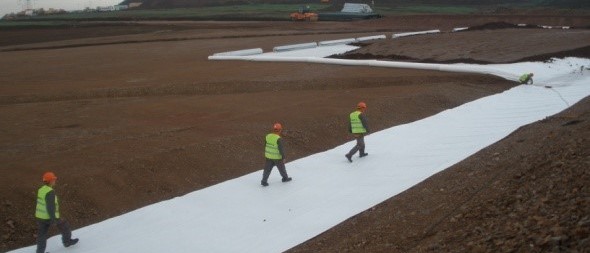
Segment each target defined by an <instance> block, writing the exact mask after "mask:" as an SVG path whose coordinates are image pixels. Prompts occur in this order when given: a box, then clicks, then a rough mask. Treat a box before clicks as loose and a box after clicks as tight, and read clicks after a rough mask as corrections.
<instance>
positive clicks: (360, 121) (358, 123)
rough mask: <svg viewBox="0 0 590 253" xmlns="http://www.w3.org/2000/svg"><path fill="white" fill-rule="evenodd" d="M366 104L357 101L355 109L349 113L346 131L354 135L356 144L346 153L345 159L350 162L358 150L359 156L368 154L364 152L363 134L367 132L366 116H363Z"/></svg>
mask: <svg viewBox="0 0 590 253" xmlns="http://www.w3.org/2000/svg"><path fill="white" fill-rule="evenodd" d="M366 109H367V104H365V102H359V103H358V104H357V106H356V110H355V111H354V112H352V113H350V116H349V117H350V124H349V126H348V131H349V132H350V133H352V134H353V135H354V138H355V139H356V145H355V146H354V147H353V148H352V149H351V150H350V152H348V154H346V155H345V156H346V159H348V161H349V162H352V156H353V155H354V154H356V152H357V151H360V154H359V156H360V157H365V156H367V155H368V154H367V153H365V135H367V134H368V133H369V125H368V124H367V117H365V114H364V112H365V110H366Z"/></svg>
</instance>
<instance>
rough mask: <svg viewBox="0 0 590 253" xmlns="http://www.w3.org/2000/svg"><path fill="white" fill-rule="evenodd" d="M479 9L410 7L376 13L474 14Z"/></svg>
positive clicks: (389, 8) (388, 9)
mask: <svg viewBox="0 0 590 253" xmlns="http://www.w3.org/2000/svg"><path fill="white" fill-rule="evenodd" d="M478 11H479V9H478V8H477V7H472V6H440V5H439V6H437V5H408V6H397V7H377V8H376V12H377V13H379V14H382V15H387V14H394V15H400V14H401V15H404V14H405V15H408V14H472V13H476V12H478Z"/></svg>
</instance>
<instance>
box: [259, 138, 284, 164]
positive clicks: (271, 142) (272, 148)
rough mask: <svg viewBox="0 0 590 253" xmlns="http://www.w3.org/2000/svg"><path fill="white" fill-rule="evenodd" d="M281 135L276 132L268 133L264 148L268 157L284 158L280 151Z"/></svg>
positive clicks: (274, 158)
mask: <svg viewBox="0 0 590 253" xmlns="http://www.w3.org/2000/svg"><path fill="white" fill-rule="evenodd" d="M280 138H281V136H279V135H278V134H275V133H270V134H267V135H266V147H265V148H264V156H265V157H266V158H268V159H273V160H280V159H283V156H282V155H281V152H280V151H279V139H280Z"/></svg>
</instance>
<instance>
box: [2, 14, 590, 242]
mask: <svg viewBox="0 0 590 253" xmlns="http://www.w3.org/2000/svg"><path fill="white" fill-rule="evenodd" d="M498 22H505V23H508V24H520V23H525V24H539V25H552V26H571V27H572V29H569V30H568V29H537V28H515V27H508V28H504V29H489V26H488V28H486V29H483V30H477V29H474V30H469V31H462V32H456V33H451V32H450V31H451V29H452V28H454V27H475V26H483V27H486V26H485V25H486V24H496V25H491V26H492V27H494V26H495V27H496V28H501V27H499V26H502V25H498V24H501V23H498ZM589 26H590V18H589V17H588V16H554V15H536V16H531V15H526V16H525V15H497V16H493V15H488V16H441V15H439V16H405V17H389V18H383V19H380V20H369V21H358V22H341V23H338V22H319V23H291V22H164V21H161V22H98V23H81V24H78V25H77V26H75V27H61V28H43V29H41V28H27V29H18V30H10V29H9V30H0V69H2V71H0V118H1V119H2V120H1V121H0V131H1V135H0V150H1V151H2V152H0V163H1V164H2V166H1V167H0V170H1V172H2V174H3V176H2V177H0V193H1V194H0V214H1V217H0V221H1V222H2V223H1V232H2V234H1V238H2V243H1V245H0V250H1V251H7V250H11V249H15V248H19V247H23V246H27V245H32V244H34V242H35V233H36V226H35V223H34V218H33V213H34V208H35V207H34V205H35V198H36V190H37V188H38V187H39V186H40V178H41V175H42V173H43V172H44V171H48V170H51V171H54V172H55V173H56V174H57V176H58V177H59V179H58V185H57V186H56V191H57V194H58V195H59V196H60V200H61V209H62V216H63V217H64V218H65V219H66V220H68V221H69V222H70V223H71V224H72V226H73V227H74V228H79V227H83V226H86V225H89V224H93V223H96V222H100V221H102V220H105V219H107V218H110V217H114V216H117V215H120V214H123V213H126V212H129V211H131V210H134V209H137V208H140V207H143V206H145V205H149V204H153V203H156V202H158V201H162V200H166V199H169V198H173V197H176V196H181V195H183V194H186V193H188V192H192V191H195V190H199V189H203V188H205V187H208V186H211V185H213V184H216V183H220V182H223V181H225V180H228V179H232V178H235V177H238V176H240V175H244V174H247V173H250V172H255V171H259V170H260V169H261V167H262V165H263V159H264V158H263V156H262V153H261V152H262V151H261V148H262V145H263V136H264V135H265V134H266V133H267V131H268V130H269V127H270V126H272V124H273V123H274V122H276V121H279V122H281V123H283V125H284V127H285V134H284V139H285V144H286V148H287V154H288V157H287V159H288V160H294V159H298V158H302V157H305V156H307V155H310V154H313V153H316V152H320V151H323V150H327V149H330V148H332V147H334V146H336V145H340V144H342V143H344V142H346V141H349V140H351V137H350V136H349V135H348V134H347V131H346V129H347V127H346V115H348V113H349V112H350V111H351V110H353V109H354V105H355V104H356V103H357V102H358V101H361V100H362V101H365V102H366V103H367V104H368V107H369V109H368V111H367V115H368V117H369V122H370V124H371V127H372V129H374V130H375V131H379V130H382V129H385V128H389V127H392V126H396V125H399V124H404V123H409V122H412V121H415V120H418V119H421V118H424V117H427V116H430V115H433V114H436V113H438V112H440V111H443V110H446V109H449V108H453V107H456V106H458V105H461V104H463V103H466V102H469V101H473V100H475V99H478V98H481V97H484V96H488V95H492V94H495V93H498V92H502V91H504V90H506V89H509V88H511V87H513V86H515V85H517V84H516V83H514V82H511V81H507V80H503V79H500V78H497V77H493V76H486V75H475V74H461V73H446V72H437V71H424V70H411V69H390V68H370V67H353V66H333V65H320V64H309V63H264V62H242V61H208V60H207V56H209V55H212V54H214V53H218V52H224V51H230V50H239V49H246V48H256V47H260V48H263V49H264V50H265V51H269V50H272V48H273V47H274V46H279V45H285V44H295V43H304V42H310V41H321V40H332V39H343V38H350V37H360V36H370V35H379V34H386V35H388V36H391V34H392V33H397V32H410V31H421V30H430V29H441V30H442V33H441V34H437V35H423V36H412V37H405V38H399V39H395V40H392V39H387V40H381V41H374V42H368V43H363V44H362V45H360V46H362V47H361V48H359V49H358V50H355V51H353V52H350V53H347V54H345V55H341V56H334V57H344V58H372V59H385V60H387V59H395V60H400V59H401V60H407V61H417V62H481V63H488V62H489V63H507V62H516V61H521V60H523V59H535V60H548V59H550V57H553V56H556V57H565V56H578V57H586V58H588V47H589V46H590V30H587V29H582V28H583V27H589ZM578 27H582V28H578ZM580 74H584V75H587V74H590V72H589V71H587V70H586V71H585V72H583V73H580ZM540 88H541V87H540ZM589 109H590V100H589V99H588V98H587V99H584V100H583V101H581V102H580V103H578V104H576V105H573V106H572V107H571V108H570V109H568V110H566V111H564V112H562V113H560V114H558V115H555V116H552V117H548V118H546V119H544V120H542V121H540V122H537V123H533V124H531V125H527V126H524V127H522V128H520V129H518V130H517V131H516V132H514V133H512V134H511V135H510V136H508V137H507V138H505V139H503V140H501V141H499V142H498V143H495V144H493V145H491V146H489V147H487V148H485V149H483V150H481V151H480V152H478V153H477V154H475V155H473V156H471V157H469V158H467V159H465V160H464V161H462V162H460V163H458V164H456V165H454V166H452V167H451V168H449V169H447V170H445V171H443V172H441V173H438V174H436V175H434V176H432V177H431V178H429V179H427V180H425V181H424V182H422V183H420V184H418V185H416V186H414V187H412V188H410V189H408V190H407V191H405V192H403V193H401V194H399V195H397V196H395V197H393V198H391V199H389V200H387V201H385V202H383V203H381V204H379V205H377V206H375V207H372V208H370V209H368V210H366V211H365V212H363V213H360V214H359V215H356V216H354V217H352V218H350V219H349V220H347V221H345V222H343V223H341V224H339V225H337V226H336V227H334V228H333V229H330V230H328V231H326V232H325V233H323V234H321V235H318V236H317V237H315V238H313V239H310V240H309V241H307V242H305V243H303V244H301V245H299V246H297V247H295V248H293V249H290V250H289V251H290V252H588V248H590V245H589V243H590V241H589V240H588V238H589V237H590V190H589V188H588V185H589V183H590V180H589V172H588V168H589V167H590V166H589V165H590V156H589V150H590V147H589V144H588V143H590V142H589V140H588V137H589V136H590V113H589ZM367 145H368V151H369V152H370V149H371V145H370V143H367ZM287 170H288V171H289V168H288V167H287ZM289 173H290V175H291V176H292V177H293V178H294V181H293V182H291V183H293V184H297V180H299V179H298V178H297V171H289ZM277 177H278V176H277V173H276V171H275V172H273V174H272V175H271V186H270V187H271V189H272V183H273V182H276V181H277V179H278V178H277ZM273 178H274V179H273ZM273 180H274V181H273ZM252 187H260V186H259V182H258V181H253V182H252ZM169 229H173V228H169ZM52 233H53V234H55V233H57V231H55V230H53V231H52ZM195 239H196V240H198V238H195ZM85 240H92V238H81V243H84V241H85Z"/></svg>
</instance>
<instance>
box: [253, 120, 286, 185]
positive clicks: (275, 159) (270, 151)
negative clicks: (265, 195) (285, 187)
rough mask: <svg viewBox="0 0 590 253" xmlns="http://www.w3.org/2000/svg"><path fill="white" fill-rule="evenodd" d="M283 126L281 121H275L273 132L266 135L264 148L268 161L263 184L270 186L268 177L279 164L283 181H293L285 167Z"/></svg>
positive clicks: (263, 174)
mask: <svg viewBox="0 0 590 253" xmlns="http://www.w3.org/2000/svg"><path fill="white" fill-rule="evenodd" d="M282 131H283V126H282V125H281V124H280V123H275V124H274V125H273V128H272V133H269V134H267V135H266V138H265V142H266V146H265V148H264V157H266V163H265V164H264V171H263V173H262V181H261V182H260V183H261V184H262V186H268V177H269V176H270V172H271V171H272V168H273V167H274V166H277V168H278V169H279V173H280V174H281V177H283V179H282V181H283V182H289V181H291V178H290V177H289V175H287V170H286V169H285V152H284V149H283V142H282V141H281V132H282Z"/></svg>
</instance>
